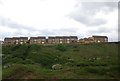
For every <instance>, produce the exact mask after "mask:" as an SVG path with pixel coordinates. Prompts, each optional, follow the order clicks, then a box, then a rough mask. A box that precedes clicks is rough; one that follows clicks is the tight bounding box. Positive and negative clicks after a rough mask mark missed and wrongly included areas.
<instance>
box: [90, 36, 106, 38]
mask: <svg viewBox="0 0 120 81" xmlns="http://www.w3.org/2000/svg"><path fill="white" fill-rule="evenodd" d="M92 37H94V38H108V37H107V36H92Z"/></svg>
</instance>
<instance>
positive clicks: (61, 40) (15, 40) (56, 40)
mask: <svg viewBox="0 0 120 81" xmlns="http://www.w3.org/2000/svg"><path fill="white" fill-rule="evenodd" d="M26 42H29V43H30V44H66V43H67V44H69V43H99V42H108V37H107V36H92V37H88V38H83V39H79V40H78V37H77V36H49V37H48V39H46V37H44V36H39V37H30V39H29V40H28V37H12V38H5V39H4V45H14V44H23V43H26Z"/></svg>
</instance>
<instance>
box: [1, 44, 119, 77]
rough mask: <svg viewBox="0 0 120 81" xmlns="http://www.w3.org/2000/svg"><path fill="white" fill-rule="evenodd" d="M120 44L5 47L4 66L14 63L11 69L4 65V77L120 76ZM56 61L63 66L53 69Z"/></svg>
mask: <svg viewBox="0 0 120 81" xmlns="http://www.w3.org/2000/svg"><path fill="white" fill-rule="evenodd" d="M118 45H119V43H104V44H103V43H92V44H44V45H30V44H23V45H15V46H3V49H2V51H3V54H4V58H3V66H4V65H10V67H9V68H6V69H5V68H3V78H4V79H5V78H32V79H33V78H35V79H45V78H46V79H92V78H93V79H105V78H108V79H110V78H112V79H115V78H119V76H118V75H119V73H118V69H119V68H120V66H119V63H118ZM54 64H61V65H62V66H63V68H62V69H59V70H53V69H52V66H53V65H54ZM16 71H18V72H19V73H16ZM23 71H24V72H23ZM14 74H16V76H14Z"/></svg>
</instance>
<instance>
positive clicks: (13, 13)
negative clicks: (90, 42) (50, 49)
mask: <svg viewBox="0 0 120 81" xmlns="http://www.w3.org/2000/svg"><path fill="white" fill-rule="evenodd" d="M62 35H67V36H70V35H76V36H78V37H79V38H84V37H90V36H92V35H104V36H108V38H109V41H117V40H118V3H117V2H81V1H80V0H0V40H3V39H4V38H5V37H13V36H15V37H16V36H28V37H31V36H62Z"/></svg>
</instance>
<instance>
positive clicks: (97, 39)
mask: <svg viewBox="0 0 120 81" xmlns="http://www.w3.org/2000/svg"><path fill="white" fill-rule="evenodd" d="M92 38H93V40H94V41H95V42H98V43H99V42H108V37H107V36H92Z"/></svg>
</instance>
